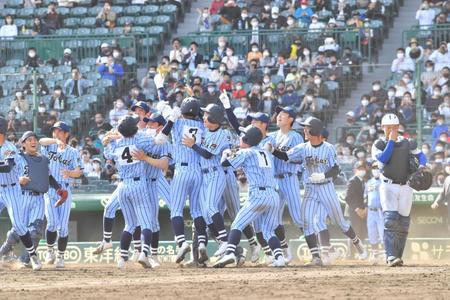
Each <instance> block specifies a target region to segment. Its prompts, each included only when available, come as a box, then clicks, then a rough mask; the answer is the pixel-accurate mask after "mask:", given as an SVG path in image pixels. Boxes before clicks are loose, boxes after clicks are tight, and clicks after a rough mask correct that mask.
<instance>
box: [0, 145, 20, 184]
mask: <svg viewBox="0 0 450 300" xmlns="http://www.w3.org/2000/svg"><path fill="white" fill-rule="evenodd" d="M7 158H13V159H14V162H15V163H16V164H17V163H18V161H19V155H18V151H17V148H16V146H14V144H13V143H11V142H10V141H5V142H4V143H3V145H1V146H0V161H3V160H5V159H7ZM18 181H19V168H18V167H17V166H14V167H13V168H12V170H11V171H10V172H9V173H0V184H8V185H9V184H13V183H17V182H18Z"/></svg>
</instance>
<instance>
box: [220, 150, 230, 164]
mask: <svg viewBox="0 0 450 300" xmlns="http://www.w3.org/2000/svg"><path fill="white" fill-rule="evenodd" d="M232 153H233V151H231V149H225V150H223V152H222V157H221V158H220V162H221V163H222V162H224V161H226V160H227V159H228V158H230V156H231V155H232Z"/></svg>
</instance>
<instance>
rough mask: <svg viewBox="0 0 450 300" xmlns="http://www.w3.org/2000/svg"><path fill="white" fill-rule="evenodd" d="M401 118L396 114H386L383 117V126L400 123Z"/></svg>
mask: <svg viewBox="0 0 450 300" xmlns="http://www.w3.org/2000/svg"><path fill="white" fill-rule="evenodd" d="M399 124H400V120H399V119H398V117H397V115H395V114H385V115H384V116H383V118H382V119H381V126H384V125H399Z"/></svg>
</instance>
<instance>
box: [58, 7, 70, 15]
mask: <svg viewBox="0 0 450 300" xmlns="http://www.w3.org/2000/svg"><path fill="white" fill-rule="evenodd" d="M58 13H59V14H60V15H61V16H64V17H65V16H68V15H69V14H70V8H68V7H58Z"/></svg>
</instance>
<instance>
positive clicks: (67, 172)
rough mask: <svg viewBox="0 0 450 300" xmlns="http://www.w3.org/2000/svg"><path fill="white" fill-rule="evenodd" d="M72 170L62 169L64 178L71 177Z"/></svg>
mask: <svg viewBox="0 0 450 300" xmlns="http://www.w3.org/2000/svg"><path fill="white" fill-rule="evenodd" d="M70 173H71V172H70V170H61V175H62V177H63V178H64V179H67V178H70Z"/></svg>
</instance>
